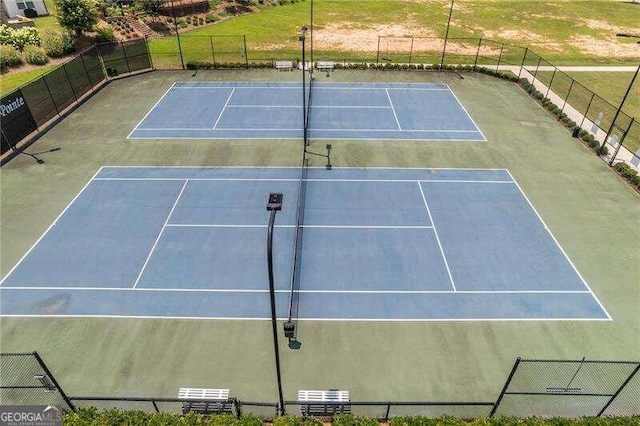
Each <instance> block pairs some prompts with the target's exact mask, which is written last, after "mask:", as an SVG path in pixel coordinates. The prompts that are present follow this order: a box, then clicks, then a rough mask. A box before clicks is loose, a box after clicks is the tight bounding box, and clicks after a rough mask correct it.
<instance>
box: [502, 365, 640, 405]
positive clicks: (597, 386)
mask: <svg viewBox="0 0 640 426" xmlns="http://www.w3.org/2000/svg"><path fill="white" fill-rule="evenodd" d="M638 370H640V362H619V361H591V360H584V359H583V360H570V361H568V360H536V359H531V360H525V359H518V360H517V361H516V363H515V364H514V366H513V369H512V370H511V374H510V375H509V378H508V379H507V382H506V383H505V386H504V388H503V391H502V393H501V394H500V396H499V397H498V400H497V401H496V406H495V409H494V410H493V413H492V414H497V415H505V416H518V417H521V416H544V417H582V416H602V415H616V416H631V415H635V414H638V413H640V392H638V387H639V386H640V385H639V384H640V377H638V375H637V373H638Z"/></svg>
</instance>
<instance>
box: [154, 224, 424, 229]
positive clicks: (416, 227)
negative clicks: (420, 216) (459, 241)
mask: <svg viewBox="0 0 640 426" xmlns="http://www.w3.org/2000/svg"><path fill="white" fill-rule="evenodd" d="M165 226H166V227H174V228H180V227H182V228H267V227H268V225H232V224H230V225H219V224H215V223H212V224H208V223H194V224H191V223H173V224H172V223H168V224H167V225H165ZM274 227H275V228H295V227H296V225H275V226H274ZM300 228H319V229H324V228H328V229H432V228H433V226H423V225H396V226H386V225H300Z"/></svg>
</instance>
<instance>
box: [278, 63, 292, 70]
mask: <svg viewBox="0 0 640 426" xmlns="http://www.w3.org/2000/svg"><path fill="white" fill-rule="evenodd" d="M276 69H277V70H278V71H293V62H292V61H276Z"/></svg>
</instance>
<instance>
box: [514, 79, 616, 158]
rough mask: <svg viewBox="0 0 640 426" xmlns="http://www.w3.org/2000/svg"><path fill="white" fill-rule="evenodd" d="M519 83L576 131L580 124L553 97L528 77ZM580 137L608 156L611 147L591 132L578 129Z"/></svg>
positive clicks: (570, 128) (602, 154)
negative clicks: (546, 95)
mask: <svg viewBox="0 0 640 426" xmlns="http://www.w3.org/2000/svg"><path fill="white" fill-rule="evenodd" d="M518 84H520V86H521V87H522V88H523V89H524V90H526V91H527V93H529V95H530V96H531V97H532V98H534V99H535V100H537V101H538V102H539V103H540V105H542V106H543V107H544V108H545V109H546V110H547V111H549V113H551V115H553V116H554V117H556V119H557V120H558V121H559V122H560V123H562V124H563V125H564V126H565V127H566V128H567V129H569V130H571V131H574V130H575V129H576V128H577V127H578V125H577V123H576V122H575V121H573V120H571V119H570V118H569V117H567V114H565V113H564V112H562V109H561V108H560V107H558V106H557V105H556V104H554V103H553V102H552V101H551V99H549V98H547V97H545V95H544V94H543V93H542V92H540V91H539V90H538V89H536V88H535V86H534V85H533V84H531V83H530V82H529V81H528V80H527V79H526V78H521V79H520V80H518ZM578 138H579V139H580V140H582V141H583V142H584V143H585V144H586V145H588V146H589V148H591V149H592V150H593V151H594V152H595V153H596V154H598V155H601V156H606V155H608V154H609V149H608V148H607V145H606V144H604V143H603V144H601V143H600V142H599V141H598V140H597V139H596V138H594V137H593V135H591V134H589V132H587V131H586V130H584V129H579V130H578Z"/></svg>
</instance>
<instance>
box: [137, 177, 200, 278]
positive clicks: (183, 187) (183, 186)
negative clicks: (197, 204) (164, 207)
mask: <svg viewBox="0 0 640 426" xmlns="http://www.w3.org/2000/svg"><path fill="white" fill-rule="evenodd" d="M188 183H189V179H187V180H185V181H184V184H183V185H182V189H180V193H179V194H178V197H177V198H176V201H174V203H173V206H172V207H171V210H170V211H169V214H168V215H167V218H166V219H165V221H164V224H163V225H162V228H161V229H160V232H159V233H158V236H157V237H156V241H155V242H154V243H153V246H151V251H150V252H149V255H148V256H147V259H146V260H145V261H144V264H143V265H142V269H141V270H140V273H139V274H138V277H137V278H136V281H135V282H134V283H133V288H136V286H137V285H138V282H140V278H142V274H144V270H145V269H146V268H147V264H148V263H149V260H150V259H151V256H152V255H153V252H154V251H155V249H156V246H157V245H158V242H159V241H160V237H162V233H163V232H164V230H165V228H166V226H167V223H169V219H171V215H172V214H173V211H174V210H175V209H176V206H177V205H178V202H179V201H180V197H182V193H183V192H184V189H185V188H186V187H187V184H188Z"/></svg>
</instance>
